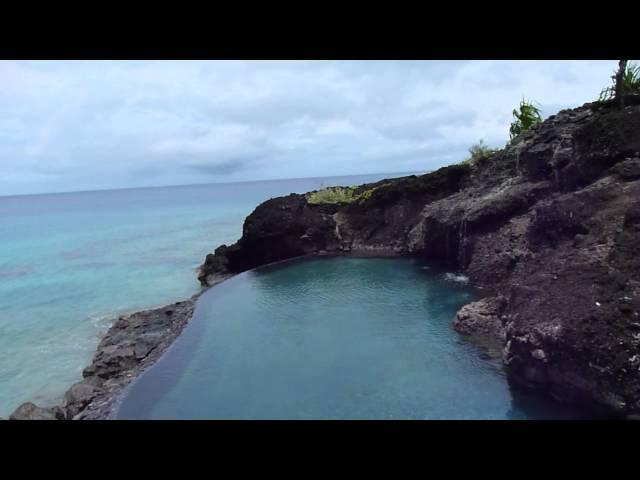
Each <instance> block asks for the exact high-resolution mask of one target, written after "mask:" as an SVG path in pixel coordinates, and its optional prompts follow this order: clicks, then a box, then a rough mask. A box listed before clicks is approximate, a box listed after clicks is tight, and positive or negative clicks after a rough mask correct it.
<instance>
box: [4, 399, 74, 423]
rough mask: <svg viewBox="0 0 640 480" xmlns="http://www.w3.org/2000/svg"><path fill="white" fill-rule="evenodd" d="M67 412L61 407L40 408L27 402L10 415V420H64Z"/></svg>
mask: <svg viewBox="0 0 640 480" xmlns="http://www.w3.org/2000/svg"><path fill="white" fill-rule="evenodd" d="M65 418H66V414H65V412H64V410H63V409H62V408H60V407H51V408H40V407H38V406H37V405H35V404H33V403H31V402H27V403H23V404H22V405H20V406H19V407H18V408H17V409H16V410H15V411H14V412H13V413H12V414H11V415H10V416H9V420H64V419H65Z"/></svg>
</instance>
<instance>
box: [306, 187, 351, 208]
mask: <svg viewBox="0 0 640 480" xmlns="http://www.w3.org/2000/svg"><path fill="white" fill-rule="evenodd" d="M356 199H357V196H356V195H355V194H354V190H353V188H349V187H328V188H324V189H322V190H318V191H317V192H311V193H309V194H308V195H307V202H309V203H314V204H318V203H351V202H353V201H354V200H356Z"/></svg>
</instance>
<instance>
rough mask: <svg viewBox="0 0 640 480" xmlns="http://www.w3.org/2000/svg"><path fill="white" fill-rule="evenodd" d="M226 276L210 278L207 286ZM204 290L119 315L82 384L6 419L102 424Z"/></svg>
mask: <svg viewBox="0 0 640 480" xmlns="http://www.w3.org/2000/svg"><path fill="white" fill-rule="evenodd" d="M229 277H231V275H221V276H219V277H218V278H216V279H213V281H212V286H213V285H216V284H218V283H220V282H222V281H224V280H226V279H228V278H229ZM205 291H206V290H205V289H203V290H201V291H200V292H198V293H196V294H195V295H193V296H192V297H191V298H189V299H187V300H184V301H180V302H175V303H172V304H169V305H164V306H162V307H158V308H154V309H150V310H143V311H140V312H135V313H132V314H129V315H122V316H120V317H118V319H117V320H116V322H115V323H114V324H113V325H112V326H111V328H109V330H108V331H107V333H106V335H105V336H104V337H103V338H102V340H101V342H100V344H99V345H98V347H97V349H96V353H95V355H94V357H93V361H92V363H91V365H89V366H88V367H87V368H85V369H84V370H83V372H82V376H83V380H82V381H80V382H78V383H75V384H74V385H72V386H71V388H69V389H68V390H67V392H66V393H65V394H64V399H63V401H62V403H61V404H60V405H55V406H51V407H38V406H37V405H35V404H33V403H31V402H27V403H23V404H22V405H20V406H19V407H18V408H17V409H16V410H15V411H14V412H13V413H12V414H11V416H10V417H9V419H10V420H106V419H108V418H109V417H110V416H111V414H112V413H113V407H114V406H115V404H116V402H117V400H118V399H119V397H120V395H121V394H122V392H123V390H124V389H125V388H126V387H127V385H129V384H130V383H131V382H132V381H133V380H134V379H135V378H136V377H138V376H139V375H140V374H141V373H142V372H143V371H144V370H145V369H146V368H148V367H149V366H151V365H153V364H154V363H155V362H156V361H157V360H158V359H159V358H160V357H161V356H162V354H163V353H164V352H165V351H166V350H167V349H168V348H169V347H170V346H171V344H172V343H173V342H174V340H175V339H176V338H178V336H179V335H180V333H181V332H182V330H183V329H184V327H185V326H186V325H187V323H189V320H191V317H192V315H193V311H194V308H195V304H196V301H197V299H198V297H199V296H200V295H202V294H203V293H204V292H205Z"/></svg>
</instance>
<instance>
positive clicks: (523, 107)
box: [509, 98, 542, 140]
mask: <svg viewBox="0 0 640 480" xmlns="http://www.w3.org/2000/svg"><path fill="white" fill-rule="evenodd" d="M513 116H514V118H515V120H514V121H513V123H512V124H511V127H510V128H509V133H510V134H511V139H512V140H513V139H514V138H515V137H517V136H518V135H520V134H521V133H522V132H526V131H527V130H529V129H530V128H531V127H532V126H533V125H537V124H538V123H542V117H541V116H540V110H539V109H538V108H537V107H536V106H535V105H534V104H533V103H529V102H527V101H526V100H525V99H524V98H523V99H522V101H521V102H520V109H519V111H518V110H517V109H514V110H513Z"/></svg>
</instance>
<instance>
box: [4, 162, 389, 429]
mask: <svg viewBox="0 0 640 480" xmlns="http://www.w3.org/2000/svg"><path fill="white" fill-rule="evenodd" d="M393 176H400V174H398V175H393V174H387V175H383V174H377V175H362V176H349V177H329V178H313V179H294V180H278V181H264V182H246V183H235V184H212V185H196V186H180V187H164V188H145V189H127V190H111V191H99V192H81V193H67V194H50V195H28V196H13V197H0V219H1V222H0V416H3V417H6V416H8V414H9V413H10V412H11V411H12V410H13V409H14V408H15V407H17V406H18V405H19V404H20V403H22V402H24V401H35V402H36V403H38V404H41V405H48V404H52V403H55V402H57V401H59V400H60V399H61V395H62V394H63V393H64V391H65V390H66V389H67V388H68V386H70V385H71V384H72V383H74V382H76V381H79V380H80V379H81V372H82V369H83V368H84V367H85V366H86V365H88V364H89V363H90V361H91V358H92V356H93V353H94V351H95V348H96V346H97V343H98V341H99V338H100V335H102V334H103V333H104V332H105V331H106V330H107V329H108V327H109V326H110V324H111V322H112V320H113V318H114V317H115V316H116V315H118V314H120V313H125V312H130V311H135V310H138V309H143V308H149V307H153V306H157V305H162V304H165V303H170V302H173V301H176V300H180V299H183V298H186V297H188V296H190V295H192V294H193V293H195V292H196V291H197V290H198V289H199V285H198V282H197V279H196V274H195V268H196V267H197V266H198V265H199V264H200V263H201V262H202V260H203V259H204V256H205V255H206V254H207V253H208V252H210V251H211V250H212V249H214V248H215V247H217V246H218V245H220V244H222V243H227V244H229V243H233V242H234V241H235V240H237V239H238V238H239V237H240V235H241V232H242V222H243V220H244V218H245V217H246V216H247V215H248V214H249V213H251V211H252V210H253V209H254V208H255V207H256V206H257V205H258V204H259V203H260V202H262V201H264V200H267V199H269V198H271V197H275V196H279V195H286V194H288V193H291V192H298V193H302V192H306V191H309V190H313V189H318V188H320V187H322V186H329V185H349V184H351V185H357V184H361V183H366V182H371V181H376V180H380V179H382V178H385V177H387V178H388V177H393Z"/></svg>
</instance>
